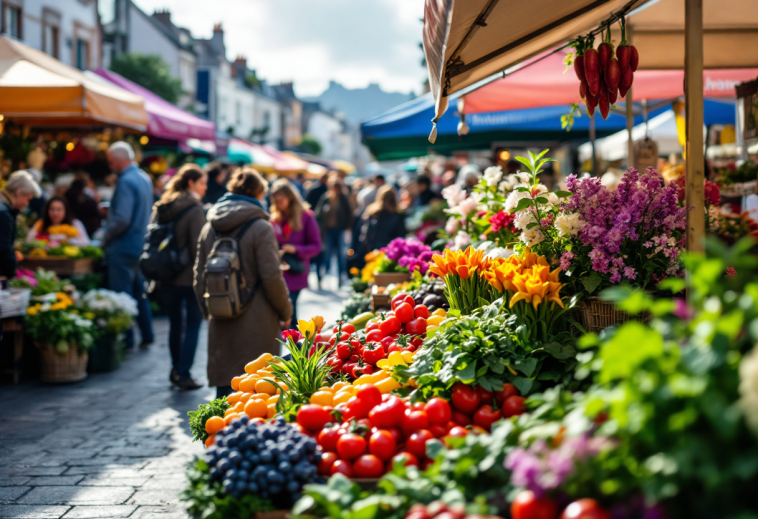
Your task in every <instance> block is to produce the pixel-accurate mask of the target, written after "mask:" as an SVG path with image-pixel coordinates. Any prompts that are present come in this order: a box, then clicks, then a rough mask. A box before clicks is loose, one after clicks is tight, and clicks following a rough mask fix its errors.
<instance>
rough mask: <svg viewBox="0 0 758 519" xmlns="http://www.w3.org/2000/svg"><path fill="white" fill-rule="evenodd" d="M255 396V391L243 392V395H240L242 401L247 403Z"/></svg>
mask: <svg viewBox="0 0 758 519" xmlns="http://www.w3.org/2000/svg"><path fill="white" fill-rule="evenodd" d="M252 396H253V393H242V396H241V397H240V402H242V403H243V404H246V403H247V401H248V400H250V397H252Z"/></svg>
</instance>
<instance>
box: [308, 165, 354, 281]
mask: <svg viewBox="0 0 758 519" xmlns="http://www.w3.org/2000/svg"><path fill="white" fill-rule="evenodd" d="M327 185H328V188H327V191H326V193H324V195H323V196H322V197H321V200H319V203H318V206H317V207H316V218H317V219H318V221H319V224H320V225H321V229H322V233H321V236H323V237H324V239H325V241H326V244H325V245H326V248H325V252H324V258H323V267H324V273H325V274H327V273H328V272H329V266H330V264H331V262H332V256H336V257H337V284H338V286H339V284H341V283H342V281H343V278H345V279H347V266H346V256H347V254H346V253H347V251H346V247H345V231H346V230H348V229H350V228H351V227H352V219H353V211H352V209H351V208H350V200H349V199H348V198H347V195H346V194H345V193H344V191H343V189H342V182H341V181H340V180H339V179H338V178H332V179H330V180H329V183H328V184H327Z"/></svg>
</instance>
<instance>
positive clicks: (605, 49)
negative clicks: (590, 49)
mask: <svg viewBox="0 0 758 519" xmlns="http://www.w3.org/2000/svg"><path fill="white" fill-rule="evenodd" d="M605 34H606V36H605V41H603V43H601V44H600V45H598V47H597V59H598V69H600V70H602V71H605V69H606V68H607V67H608V61H610V59H611V57H612V56H613V44H612V43H611V28H610V27H608V30H607V31H606V33H605Z"/></svg>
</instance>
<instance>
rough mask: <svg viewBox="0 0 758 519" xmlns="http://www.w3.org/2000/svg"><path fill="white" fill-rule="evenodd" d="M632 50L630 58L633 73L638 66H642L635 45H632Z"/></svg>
mask: <svg viewBox="0 0 758 519" xmlns="http://www.w3.org/2000/svg"><path fill="white" fill-rule="evenodd" d="M630 49H632V55H631V57H630V58H629V68H631V69H632V72H636V71H637V66H638V65H639V64H640V55H639V54H637V49H636V48H635V47H634V45H632V46H631V47H630Z"/></svg>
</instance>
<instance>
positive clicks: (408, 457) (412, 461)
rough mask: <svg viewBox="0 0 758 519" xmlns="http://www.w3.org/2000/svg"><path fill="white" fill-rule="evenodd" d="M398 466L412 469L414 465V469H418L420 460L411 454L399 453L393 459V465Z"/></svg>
mask: <svg viewBox="0 0 758 519" xmlns="http://www.w3.org/2000/svg"><path fill="white" fill-rule="evenodd" d="M395 464H398V465H400V466H406V467H410V466H411V465H413V466H414V467H418V458H416V456H414V455H413V454H411V453H410V452H406V451H403V452H398V453H397V454H395V456H394V457H393V458H392V465H395Z"/></svg>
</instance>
